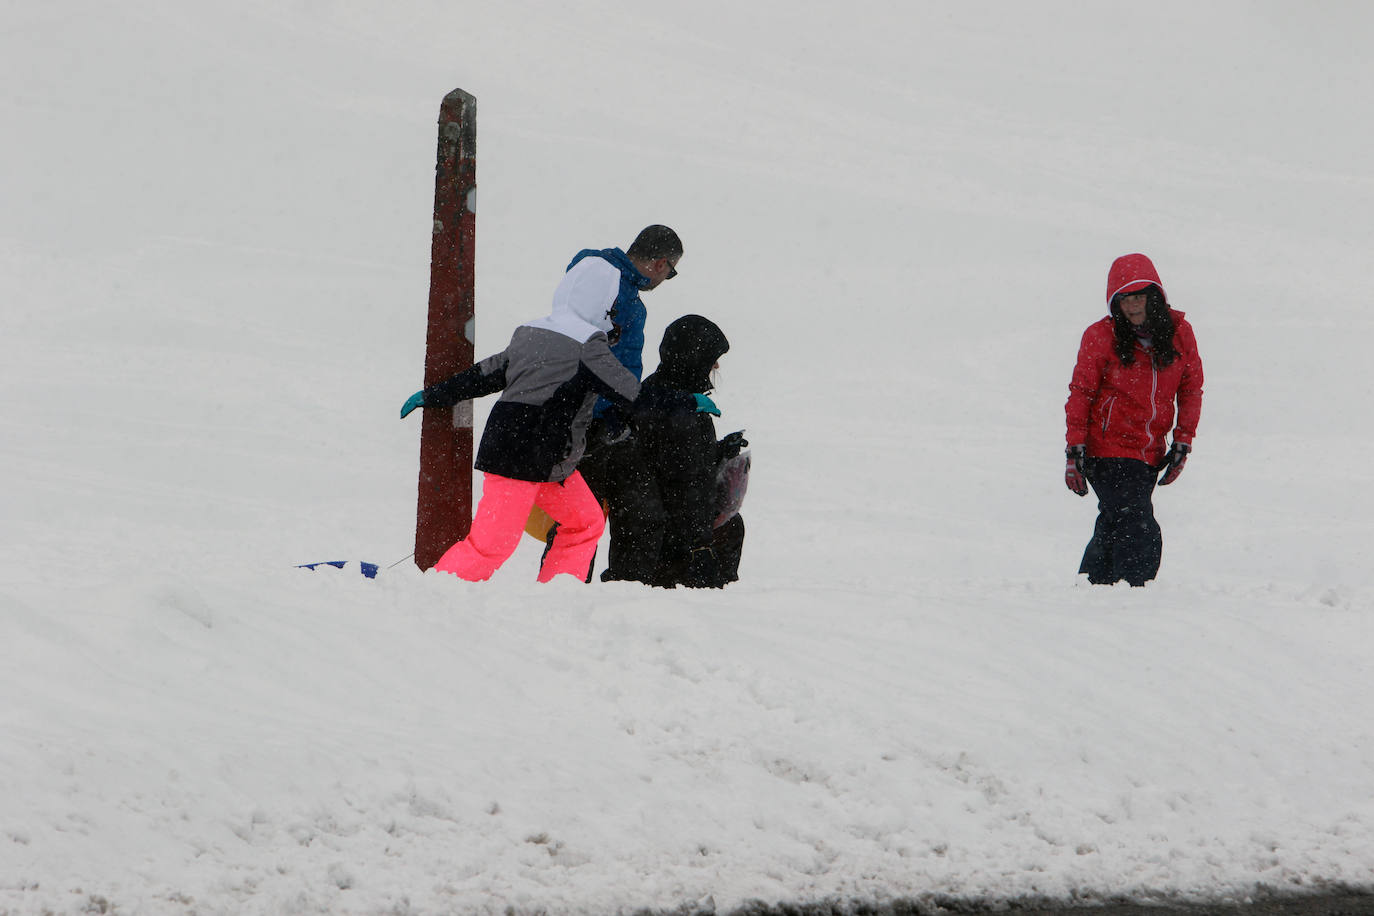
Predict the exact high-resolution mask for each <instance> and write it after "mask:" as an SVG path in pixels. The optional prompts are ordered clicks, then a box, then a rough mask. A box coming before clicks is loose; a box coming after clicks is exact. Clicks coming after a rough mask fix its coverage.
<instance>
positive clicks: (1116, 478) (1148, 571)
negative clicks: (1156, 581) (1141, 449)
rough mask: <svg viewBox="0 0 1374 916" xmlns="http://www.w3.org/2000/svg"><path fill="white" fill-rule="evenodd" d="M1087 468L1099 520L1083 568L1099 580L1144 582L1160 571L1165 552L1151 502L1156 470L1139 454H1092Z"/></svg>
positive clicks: (1102, 582)
mask: <svg viewBox="0 0 1374 916" xmlns="http://www.w3.org/2000/svg"><path fill="white" fill-rule="evenodd" d="M1083 473H1084V476H1086V477H1087V478H1088V483H1090V484H1092V488H1093V492H1094V493H1096V494H1097V524H1096V525H1095V526H1094V527H1093V539H1092V540H1091V541H1089V542H1088V549H1087V550H1085V551H1084V552H1083V562H1082V564H1081V565H1080V566H1079V567H1078V571H1079V572H1080V573H1087V575H1088V581H1089V582H1092V583H1094V584H1095V585H1111V584H1112V583H1115V582H1119V581H1121V580H1122V579H1125V580H1126V581H1127V582H1128V583H1130V584H1131V585H1144V584H1145V583H1146V582H1148V581H1149V580H1150V579H1153V578H1154V577H1155V574H1156V573H1158V572H1159V561H1160V558H1161V557H1162V556H1163V553H1164V536H1163V534H1162V533H1161V532H1160V530H1159V522H1157V521H1155V509H1154V505H1153V504H1152V503H1151V501H1150V499H1151V497H1152V496H1153V495H1154V490H1155V474H1156V471H1155V469H1154V468H1153V467H1151V466H1150V465H1148V464H1146V463H1145V462H1144V461H1137V460H1135V459H1134V458H1089V459H1087V460H1086V461H1085V462H1084V463H1083Z"/></svg>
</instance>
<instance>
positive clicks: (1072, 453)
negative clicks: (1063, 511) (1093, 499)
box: [1064, 445, 1088, 496]
mask: <svg viewBox="0 0 1374 916" xmlns="http://www.w3.org/2000/svg"><path fill="white" fill-rule="evenodd" d="M1064 457H1065V462H1064V485H1065V486H1066V487H1068V488H1069V489H1070V490H1072V491H1074V492H1075V493H1077V494H1078V495H1079V496H1087V495H1088V478H1086V477H1084V476H1083V459H1084V458H1086V457H1088V447H1087V446H1086V445H1070V446H1069V447H1068V448H1066V449H1064Z"/></svg>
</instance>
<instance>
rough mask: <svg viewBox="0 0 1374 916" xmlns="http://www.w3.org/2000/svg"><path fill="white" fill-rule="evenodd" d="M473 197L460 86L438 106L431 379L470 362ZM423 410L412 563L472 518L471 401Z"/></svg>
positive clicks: (469, 138) (473, 143)
mask: <svg viewBox="0 0 1374 916" xmlns="http://www.w3.org/2000/svg"><path fill="white" fill-rule="evenodd" d="M476 197H477V99H475V98H474V97H473V96H471V95H469V94H468V93H466V92H464V91H462V90H461V89H455V90H453V91H452V92H450V93H449V94H448V95H446V96H444V101H443V104H442V105H440V106H439V151H438V156H437V158H436V161H435V168H434V239H433V244H432V247H431V249H430V261H429V327H428V330H427V331H426V334H425V385H426V387H428V386H429V385H433V384H435V383H437V382H442V381H443V380H444V379H446V378H448V377H449V376H451V375H453V374H454V373H457V372H461V371H463V370H464V369H466V368H468V367H469V366H471V365H472V361H473V349H472V344H473V338H474V337H475V333H474V327H475V319H476V303H475V301H474V298H473V286H474V278H475V271H474V267H475V261H476V255H477V247H476V229H477V209H476V208H477V204H476ZM423 414H424V420H423V422H422V424H421V427H420V487H419V500H418V504H417V507H416V512H415V565H416V566H418V567H420V568H421V569H429V568H430V567H431V566H433V565H434V564H435V563H436V562H438V560H439V558H440V557H441V556H443V554H444V551H446V550H448V548H449V547H451V546H453V544H454V543H456V542H457V541H460V540H462V539H463V538H464V537H466V536H467V533H468V528H469V527H470V526H471V525H472V402H471V401H464V402H463V403H461V404H459V405H458V406H457V407H454V408H452V409H436V408H429V409H427V410H425V411H423Z"/></svg>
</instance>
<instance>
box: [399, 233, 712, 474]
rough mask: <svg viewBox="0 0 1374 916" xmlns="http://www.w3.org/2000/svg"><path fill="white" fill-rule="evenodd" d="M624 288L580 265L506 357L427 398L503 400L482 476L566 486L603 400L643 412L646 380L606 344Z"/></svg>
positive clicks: (434, 401)
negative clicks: (642, 381) (612, 315)
mask: <svg viewBox="0 0 1374 916" xmlns="http://www.w3.org/2000/svg"><path fill="white" fill-rule="evenodd" d="M621 278H622V274H621V271H619V270H618V269H617V268H616V267H615V266H614V265H613V264H611V263H610V262H609V261H608V260H604V259H602V258H587V259H583V260H582V261H581V262H580V263H578V264H574V266H573V267H572V268H570V269H569V270H568V272H567V273H566V274H564V275H563V280H562V282H560V283H559V284H558V288H557V289H556V290H554V295H553V309H552V311H551V312H550V313H549V314H548V315H547V316H545V317H544V318H540V319H537V320H535V321H531V322H528V323H527V324H523V325H521V326H520V327H518V328H516V329H515V333H514V334H513V335H511V340H510V344H509V346H507V347H506V349H504V350H502V351H501V352H500V353H497V354H494V355H492V356H488V357H487V358H486V359H484V360H482V361H481V362H480V363H477V364H476V365H474V366H473V367H472V368H470V369H467V370H466V371H463V372H460V373H458V374H457V375H455V376H453V377H452V378H450V379H447V380H445V381H443V382H440V383H438V384H437V385H432V386H430V387H428V388H426V389H425V390H424V406H425V407H452V406H453V405H455V404H457V403H458V402H459V401H466V400H469V399H471V398H475V397H481V396H482V395H486V394H493V393H495V392H497V391H500V392H501V398H500V400H498V401H497V402H496V404H495V405H493V406H492V409H491V414H490V415H489V416H488V418H487V425H486V428H485V429H483V430H482V441H481V444H480V445H479V446H478V449H477V459H476V461H475V462H474V463H473V464H474V466H475V467H476V468H477V470H479V471H484V472H487V473H492V474H499V475H500V476H502V477H509V478H512V479H514V480H529V481H538V482H556V481H562V480H564V479H566V478H567V477H568V476H569V475H570V474H572V472H573V471H574V470H576V468H577V462H578V461H579V460H580V459H581V458H582V454H583V452H584V451H585V450H586V436H587V426H588V425H589V424H590V423H591V418H592V406H593V404H594V403H595V401H596V399H597V397H598V396H604V397H606V398H608V399H609V400H610V401H612V402H618V403H620V404H623V405H626V406H629V405H631V404H633V403H635V401H636V398H637V397H638V396H639V393H640V388H639V379H638V378H636V377H635V375H634V374H633V373H631V371H630V370H629V369H627V368H626V367H625V366H623V365H622V364H621V362H620V360H618V359H617V358H616V357H615V356H614V355H613V354H612V353H611V349H610V344H609V342H608V340H607V337H606V332H607V331H609V330H610V329H611V326H612V322H611V318H610V313H611V309H612V308H613V307H615V306H616V297H617V295H618V293H619V290H620V288H621ZM641 307H642V306H641ZM641 334H642V331H641ZM660 401H661V403H662V404H663V406H665V407H668V408H670V409H671V408H680V409H685V410H693V409H695V406H696V402H695V400H693V401H691V403H690V404H689V403H688V401H687V398H686V397H684V396H681V395H678V396H677V397H676V398H675V399H671V400H665V399H662V398H661V397H659V398H657V399H656V402H660Z"/></svg>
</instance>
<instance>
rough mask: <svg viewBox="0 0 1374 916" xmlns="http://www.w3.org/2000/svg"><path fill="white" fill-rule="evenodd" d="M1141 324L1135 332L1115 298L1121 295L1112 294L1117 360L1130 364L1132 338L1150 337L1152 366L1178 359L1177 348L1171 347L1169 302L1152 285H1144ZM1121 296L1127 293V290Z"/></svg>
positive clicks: (1113, 328)
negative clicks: (1138, 331) (1142, 324)
mask: <svg viewBox="0 0 1374 916" xmlns="http://www.w3.org/2000/svg"><path fill="white" fill-rule="evenodd" d="M1143 292H1144V293H1145V325H1144V327H1142V328H1141V334H1137V333H1136V328H1135V325H1133V324H1131V320H1130V319H1129V318H1127V317H1126V316H1125V314H1123V313H1122V311H1121V306H1120V304H1118V302H1117V300H1118V299H1120V298H1121V296H1122V295H1123V294H1121V293H1118V294H1116V295H1115V296H1113V297H1112V330H1113V331H1114V332H1115V333H1116V355H1117V356H1118V357H1120V358H1121V362H1123V363H1125V364H1126V365H1128V366H1129V365H1130V364H1131V363H1133V362H1135V343H1136V338H1137V337H1139V336H1145V337H1149V338H1150V350H1151V353H1152V354H1153V357H1154V361H1155V365H1156V366H1161V367H1162V366H1167V365H1169V364H1170V363H1172V362H1173V361H1174V360H1176V359H1178V349H1177V348H1176V347H1175V346H1174V318H1173V315H1171V314H1170V312H1169V303H1167V302H1165V301H1164V293H1163V292H1161V291H1160V289H1159V287H1158V286H1154V285H1153V284H1152V285H1150V286H1147V287H1145V289H1144V290H1143ZM1125 295H1130V294H1129V293H1127V294H1125Z"/></svg>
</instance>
